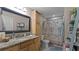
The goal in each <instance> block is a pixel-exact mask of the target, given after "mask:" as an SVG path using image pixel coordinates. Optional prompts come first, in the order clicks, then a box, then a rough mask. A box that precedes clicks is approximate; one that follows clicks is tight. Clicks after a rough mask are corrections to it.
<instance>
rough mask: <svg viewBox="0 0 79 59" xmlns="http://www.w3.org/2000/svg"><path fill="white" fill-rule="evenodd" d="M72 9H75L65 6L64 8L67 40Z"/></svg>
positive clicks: (65, 36)
mask: <svg viewBox="0 0 79 59" xmlns="http://www.w3.org/2000/svg"><path fill="white" fill-rule="evenodd" d="M72 9H73V8H72V7H65V8H64V21H65V30H64V40H66V38H67V36H68V33H69V22H70V20H71V14H70V11H71V10H72Z"/></svg>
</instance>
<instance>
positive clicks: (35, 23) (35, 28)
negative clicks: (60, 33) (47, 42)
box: [31, 10, 41, 36]
mask: <svg viewBox="0 0 79 59" xmlns="http://www.w3.org/2000/svg"><path fill="white" fill-rule="evenodd" d="M40 18H41V17H40V13H39V12H37V11H35V10H34V11H33V12H32V20H31V22H32V24H31V30H32V33H33V34H35V35H38V36H40V35H41V24H40Z"/></svg>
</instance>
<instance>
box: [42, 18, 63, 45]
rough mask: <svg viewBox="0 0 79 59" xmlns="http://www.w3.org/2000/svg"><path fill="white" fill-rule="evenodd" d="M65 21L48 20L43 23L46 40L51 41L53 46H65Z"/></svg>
mask: <svg viewBox="0 0 79 59" xmlns="http://www.w3.org/2000/svg"><path fill="white" fill-rule="evenodd" d="M63 30H64V25H63V19H53V18H51V19H48V20H46V21H44V22H43V35H44V39H47V40H49V41H50V42H51V43H53V44H57V45H62V44H63V35H64V34H63V33H64V31H63Z"/></svg>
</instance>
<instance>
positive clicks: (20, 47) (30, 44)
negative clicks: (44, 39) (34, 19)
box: [0, 37, 40, 51]
mask: <svg viewBox="0 0 79 59" xmlns="http://www.w3.org/2000/svg"><path fill="white" fill-rule="evenodd" d="M39 49H40V39H39V37H37V38H34V39H31V40H27V41H25V42H22V43H19V44H17V45H14V46H10V47H7V48H4V49H0V50H1V51H39Z"/></svg>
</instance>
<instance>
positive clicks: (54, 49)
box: [42, 44, 63, 51]
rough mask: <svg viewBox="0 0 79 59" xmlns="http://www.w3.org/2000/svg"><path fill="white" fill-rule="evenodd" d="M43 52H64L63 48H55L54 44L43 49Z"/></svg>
mask: <svg viewBox="0 0 79 59" xmlns="http://www.w3.org/2000/svg"><path fill="white" fill-rule="evenodd" d="M42 51H63V48H62V47H60V46H55V45H53V44H49V47H48V48H44V47H43V48H42Z"/></svg>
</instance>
